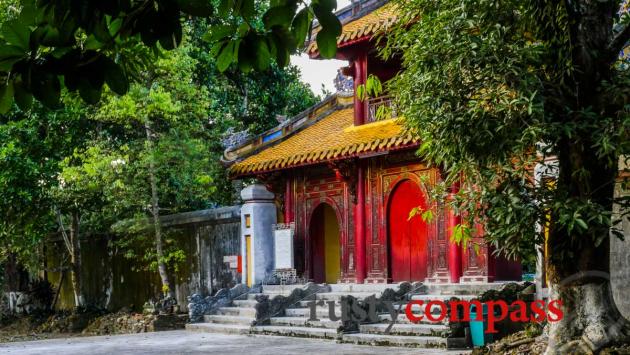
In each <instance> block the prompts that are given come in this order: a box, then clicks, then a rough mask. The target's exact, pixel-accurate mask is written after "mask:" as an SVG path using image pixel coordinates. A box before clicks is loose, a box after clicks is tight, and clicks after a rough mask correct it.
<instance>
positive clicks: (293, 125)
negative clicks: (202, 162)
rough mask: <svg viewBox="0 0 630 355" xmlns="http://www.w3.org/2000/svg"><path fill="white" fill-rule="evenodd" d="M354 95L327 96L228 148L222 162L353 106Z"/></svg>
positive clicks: (257, 149) (231, 162)
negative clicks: (272, 126)
mask: <svg viewBox="0 0 630 355" xmlns="http://www.w3.org/2000/svg"><path fill="white" fill-rule="evenodd" d="M353 95H354V93H351V92H350V93H345V92H337V93H335V94H332V95H329V96H327V97H326V98H325V99H324V100H322V101H321V102H319V103H317V104H315V105H313V106H311V107H309V108H308V109H306V110H304V111H302V112H300V113H299V114H297V115H295V116H293V117H292V118H290V119H289V120H287V121H284V122H282V123H280V124H279V125H277V126H276V127H274V128H271V129H269V130H267V131H265V132H263V133H261V134H259V135H257V136H254V137H252V138H250V139H248V140H246V141H245V142H242V143H241V144H239V145H237V146H234V147H229V148H227V149H226V150H225V151H224V153H223V157H222V158H221V160H222V162H223V163H224V164H225V165H228V166H229V165H232V164H234V163H236V162H238V161H240V160H243V159H245V158H247V157H248V156H250V155H253V154H256V153H257V152H259V151H261V150H263V149H266V148H268V147H271V146H273V145H275V144H278V143H280V142H282V141H283V140H285V139H287V138H288V137H290V136H292V135H294V134H295V133H297V132H299V131H302V130H303V129H305V128H307V127H309V126H311V125H312V124H314V123H316V122H318V121H319V120H321V119H323V118H325V117H326V116H328V115H329V114H330V113H331V112H333V111H336V110H340V109H343V108H347V107H349V106H352V105H353V100H352V99H353Z"/></svg>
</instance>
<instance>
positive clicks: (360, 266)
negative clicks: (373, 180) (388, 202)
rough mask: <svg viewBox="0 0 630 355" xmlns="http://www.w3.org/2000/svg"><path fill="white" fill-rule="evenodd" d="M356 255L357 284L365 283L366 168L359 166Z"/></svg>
mask: <svg viewBox="0 0 630 355" xmlns="http://www.w3.org/2000/svg"><path fill="white" fill-rule="evenodd" d="M354 216H355V221H354V255H355V260H356V263H355V275H356V279H357V283H360V284H362V283H363V282H364V281H365V276H366V265H365V168H364V167H363V166H362V165H361V164H360V163H359V164H358V166H357V204H356V205H355V206H354Z"/></svg>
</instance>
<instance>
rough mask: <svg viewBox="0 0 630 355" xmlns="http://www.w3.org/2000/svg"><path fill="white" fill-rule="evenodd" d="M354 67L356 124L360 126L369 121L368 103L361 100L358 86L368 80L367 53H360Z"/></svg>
mask: <svg viewBox="0 0 630 355" xmlns="http://www.w3.org/2000/svg"><path fill="white" fill-rule="evenodd" d="M352 65H353V68H354V75H353V76H354V92H355V95H354V125H355V126H359V125H362V124H364V123H365V122H366V121H367V117H366V115H367V108H366V106H367V103H366V102H364V101H361V100H359V97H358V96H357V95H356V92H357V87H358V86H359V85H364V84H365V81H366V80H367V53H360V54H359V55H358V56H357V57H356V58H355V59H354V62H353V63H352Z"/></svg>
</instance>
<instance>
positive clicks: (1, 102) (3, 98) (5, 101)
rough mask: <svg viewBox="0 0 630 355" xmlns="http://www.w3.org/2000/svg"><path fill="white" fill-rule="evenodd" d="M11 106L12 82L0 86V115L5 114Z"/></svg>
mask: <svg viewBox="0 0 630 355" xmlns="http://www.w3.org/2000/svg"><path fill="white" fill-rule="evenodd" d="M12 104H13V82H9V83H8V84H5V85H2V86H0V113H1V114H6V113H7V112H9V110H10V109H11V105H12Z"/></svg>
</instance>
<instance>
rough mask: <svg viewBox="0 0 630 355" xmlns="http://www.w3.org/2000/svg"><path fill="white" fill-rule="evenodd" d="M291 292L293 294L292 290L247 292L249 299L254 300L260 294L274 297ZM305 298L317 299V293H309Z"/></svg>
mask: <svg viewBox="0 0 630 355" xmlns="http://www.w3.org/2000/svg"><path fill="white" fill-rule="evenodd" d="M290 294H291V292H265V293H248V294H247V300H249V301H254V300H256V297H257V296H260V295H267V296H268V297H269V298H274V297H276V296H285V297H286V296H289V295H290ZM304 299H306V300H309V299H310V300H312V299H315V295H314V294H313V295H308V296H306V297H305V298H304Z"/></svg>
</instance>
